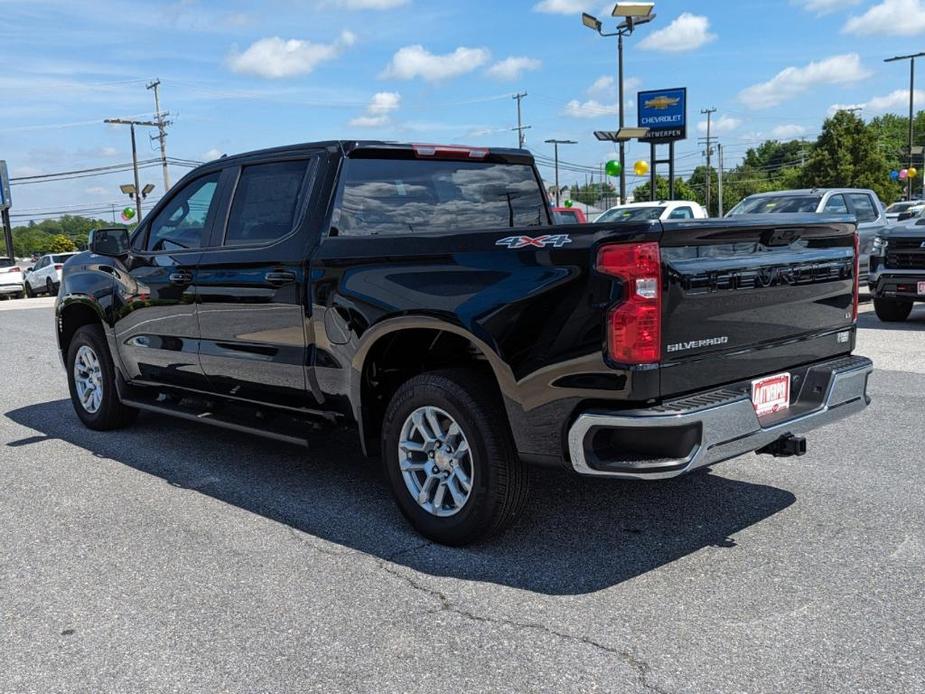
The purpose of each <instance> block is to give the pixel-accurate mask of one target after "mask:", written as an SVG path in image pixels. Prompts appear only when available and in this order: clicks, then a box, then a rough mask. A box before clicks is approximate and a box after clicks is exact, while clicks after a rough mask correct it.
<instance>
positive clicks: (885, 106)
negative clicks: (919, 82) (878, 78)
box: [829, 89, 925, 116]
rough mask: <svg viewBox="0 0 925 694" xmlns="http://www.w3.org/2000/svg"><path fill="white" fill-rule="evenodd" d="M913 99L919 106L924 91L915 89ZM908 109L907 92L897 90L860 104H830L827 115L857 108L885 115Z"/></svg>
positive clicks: (924, 93)
mask: <svg viewBox="0 0 925 694" xmlns="http://www.w3.org/2000/svg"><path fill="white" fill-rule="evenodd" d="M914 97H915V101H916V102H918V103H920V104H921V103H922V100H923V99H925V91H922V90H920V89H916V90H915V94H914ZM908 107H909V90H908V89H897V90H895V91H892V92H890V93H889V94H885V95H884V96H875V97H873V98H872V99H870V100H869V101H865V102H864V103H860V104H832V105H831V106H830V107H829V115H830V116H831V115H832V114H834V113H837V112H838V111H850V110H854V109H858V108H859V109H861V110H862V111H868V112H870V113H887V112H889V111H901V112H905V111H906V109H907V108H908Z"/></svg>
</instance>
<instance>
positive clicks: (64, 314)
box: [58, 304, 102, 355]
mask: <svg viewBox="0 0 925 694" xmlns="http://www.w3.org/2000/svg"><path fill="white" fill-rule="evenodd" d="M93 323H100V324H102V321H101V320H100V316H99V314H98V313H97V312H96V311H94V310H93V309H92V308H90V307H89V306H87V305H86V304H71V305H70V306H66V307H65V308H64V310H62V311H61V319H60V323H59V325H58V334H59V336H60V337H59V340H58V344H59V345H60V347H61V352H62V353H63V354H65V355H67V348H68V347H69V346H70V344H71V339H72V338H73V337H74V333H76V332H77V331H78V330H79V329H80V328H81V327H83V326H84V325H92V324H93Z"/></svg>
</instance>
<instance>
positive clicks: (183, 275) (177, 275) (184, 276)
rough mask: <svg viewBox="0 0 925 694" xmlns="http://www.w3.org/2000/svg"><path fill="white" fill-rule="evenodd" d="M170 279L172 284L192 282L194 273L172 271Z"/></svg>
mask: <svg viewBox="0 0 925 694" xmlns="http://www.w3.org/2000/svg"><path fill="white" fill-rule="evenodd" d="M168 279H169V280H170V283H171V284H180V285H183V284H190V283H192V281H193V275H192V273H189V272H171V273H170V276H169V277H168Z"/></svg>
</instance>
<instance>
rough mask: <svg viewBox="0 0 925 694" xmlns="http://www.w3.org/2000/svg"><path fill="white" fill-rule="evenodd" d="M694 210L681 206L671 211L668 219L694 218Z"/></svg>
mask: <svg viewBox="0 0 925 694" xmlns="http://www.w3.org/2000/svg"><path fill="white" fill-rule="evenodd" d="M693 218H694V211H693V210H692V209H691V208H690V207H679V208H677V209H675V210H672V211H671V214H670V215H668V219H693Z"/></svg>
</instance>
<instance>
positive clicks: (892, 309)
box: [874, 299, 912, 323]
mask: <svg viewBox="0 0 925 694" xmlns="http://www.w3.org/2000/svg"><path fill="white" fill-rule="evenodd" d="M874 311H876V312H877V318H879V319H880V320H882V321H883V322H884V323H901V322H902V321H904V320H906V319H907V318H908V317H909V314H910V313H912V302H911V301H897V300H896V299H874Z"/></svg>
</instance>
